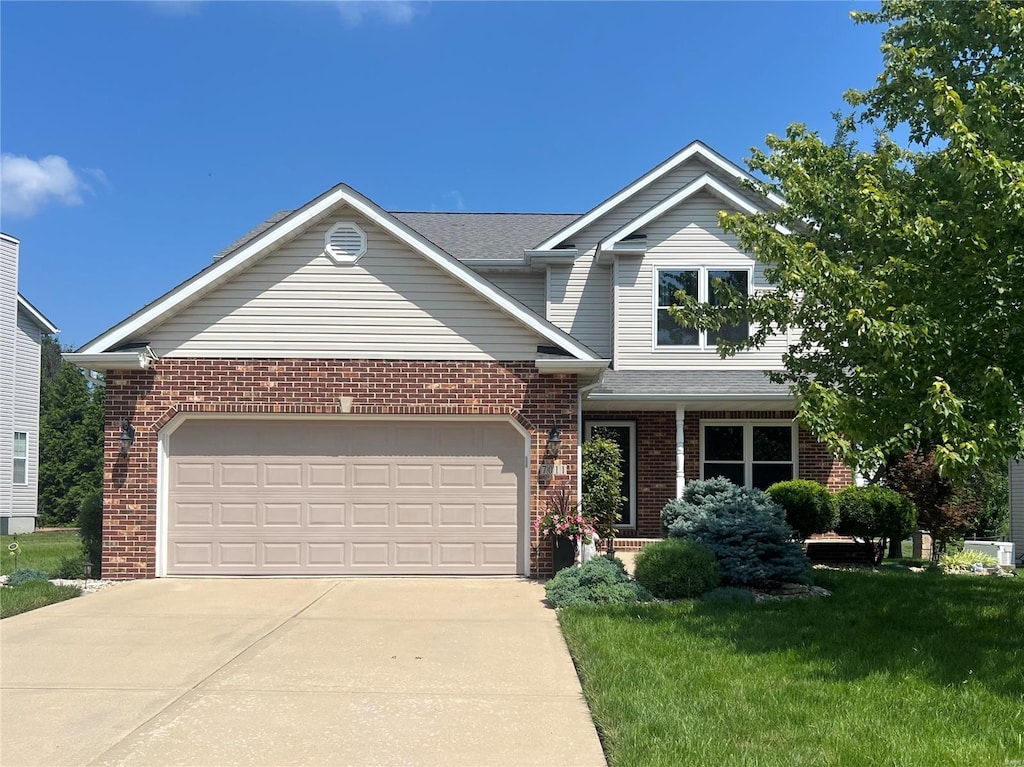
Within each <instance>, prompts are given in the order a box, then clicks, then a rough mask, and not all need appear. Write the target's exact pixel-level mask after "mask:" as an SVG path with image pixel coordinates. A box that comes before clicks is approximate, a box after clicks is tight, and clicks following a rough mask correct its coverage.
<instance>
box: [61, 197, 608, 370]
mask: <svg viewBox="0 0 1024 767" xmlns="http://www.w3.org/2000/svg"><path fill="white" fill-rule="evenodd" d="M341 203H345V204H347V205H348V206H350V207H351V208H352V209H353V210H355V211H356V212H358V213H360V214H361V215H362V216H364V217H365V218H367V219H369V220H370V221H372V222H373V223H374V224H376V225H377V226H379V227H380V228H381V229H383V230H384V231H386V232H389V233H390V234H391V235H392V236H394V237H395V238H396V239H398V240H399V241H400V242H402V243H404V244H405V245H407V246H409V247H410V248H411V249H412V250H414V251H415V252H417V253H419V254H420V255H422V256H424V257H425V258H426V259H427V260H428V261H430V262H431V263H433V264H434V265H435V266H437V267H439V268H440V269H441V270H442V271H444V272H447V273H448V274H449V275H450V276H452V277H454V278H455V279H456V280H457V281H458V282H461V283H462V284H463V285H465V286H466V287H468V288H469V289H470V290H472V291H473V292H475V293H477V294H478V295H480V296H481V297H483V298H485V299H486V300H488V301H490V302H491V303H492V304H494V305H495V306H497V307H498V308H499V309H501V310H502V311H503V312H505V313H506V314H508V315H509V316H510V317H512V318H513V319H515V320H517V321H519V322H520V323H522V324H523V325H525V326H526V327H527V328H529V329H530V330H532V331H534V332H535V333H537V335H539V336H541V337H542V338H544V339H546V340H548V341H550V342H551V343H553V344H555V345H557V346H560V347H561V348H563V349H565V350H566V351H568V352H570V353H572V354H573V355H575V356H577V357H580V358H582V359H590V360H594V359H599V357H598V355H597V354H596V353H595V352H594V351H592V350H591V349H589V348H587V347H586V346H584V345H583V344H581V343H580V342H579V341H577V340H576V339H574V338H572V337H571V336H570V335H568V334H567V333H565V332H563V331H561V330H559V329H558V328H556V327H555V326H554V325H552V324H551V323H549V322H547V321H546V320H543V319H541V318H540V317H538V316H537V315H536V314H534V313H533V312H531V311H530V310H529V309H527V308H526V307H525V306H523V305H522V304H520V303H519V302H517V301H515V300H514V299H512V298H511V297H510V296H508V295H507V294H506V293H504V292H502V291H501V290H499V289H498V288H496V287H495V286H494V285H492V284H491V283H490V282H489V281H488V280H486V279H485V278H483V277H481V276H480V275H478V274H477V273H476V272H474V271H473V270H471V269H470V268H469V267H468V266H464V265H463V264H461V263H460V262H459V261H458V260H457V259H456V258H454V257H453V256H451V255H449V254H448V253H446V252H444V251H443V250H441V249H440V248H438V247H437V246H436V245H434V244H433V243H431V242H429V241H427V240H425V239H423V237H421V236H420V235H418V234H416V233H415V232H414V231H413V230H412V229H410V228H409V227H407V226H405V225H404V224H402V223H401V222H399V221H398V220H397V219H396V218H394V217H393V216H391V215H389V214H388V213H387V212H385V211H384V210H383V209H381V208H380V207H379V206H377V205H376V204H375V203H373V202H371V201H370V200H369V199H368V198H366V197H364V196H363V195H361V194H359V193H358V192H356V191H355V190H354V189H352V188H351V187H349V186H346V185H345V184H339V185H338V186H336V187H334V188H333V189H331V190H329V191H327V192H325V193H324V194H323V195H321V196H320V197H318V198H316V199H315V200H313V201H312V202H310V203H308V204H307V205H306V206H305V207H303V208H301V209H300V210H297V211H296V212H295V213H293V214H292V215H291V216H289V217H288V218H285V219H284V220H283V221H281V222H280V223H278V224H277V225H275V226H273V227H271V228H270V229H268V230H267V231H266V232H264V233H263V234H261V235H259V236H257V237H256V238H255V239H254V240H253V241H252V242H250V243H249V244H248V245H245V246H244V247H242V248H241V249H240V250H238V251H236V252H235V253H233V254H232V255H230V256H225V257H224V258H222V259H220V260H219V261H217V262H215V263H214V264H213V265H212V266H210V267H208V268H207V270H204V271H203V272H200V273H199V274H197V275H196V276H195V277H193V278H192V279H190V280H187V281H186V282H184V283H182V284H181V285H180V286H179V287H177V288H175V289H174V290H172V291H170V292H169V293H167V294H165V295H164V296H163V298H160V299H158V300H157V301H155V302H153V304H151V305H150V306H148V307H145V308H143V309H142V310H140V311H139V312H137V313H136V314H134V315H132V316H131V317H129V318H128V319H127V320H125V321H124V322H122V323H120V324H119V325H116V326H115V327H114V328H112V329H110V330H109V331H107V332H106V333H104V334H103V335H101V336H99V337H97V338H96V339H94V340H92V341H90V342H89V343H88V344H86V345H85V346H83V347H82V348H81V349H79V352H81V353H82V354H98V353H102V352H104V351H105V350H106V349H109V348H110V347H112V346H115V345H117V344H118V343H121V342H123V341H125V340H127V339H128V338H130V337H131V336H132V335H133V334H135V333H137V332H139V331H140V330H142V329H144V328H146V327H149V326H151V325H152V324H155V323H157V322H159V321H160V320H162V319H163V318H165V317H167V316H168V315H170V314H171V313H173V312H174V311H175V310H176V309H177V308H178V307H179V306H181V305H182V304H183V303H185V302H186V301H188V300H189V299H191V298H193V297H194V296H197V295H198V294H200V293H201V292H202V291H204V290H207V289H210V288H212V287H213V286H215V285H218V284H220V283H221V282H223V281H225V280H226V279H227V278H229V277H230V276H231V275H233V274H235V273H236V272H238V271H240V270H241V269H243V268H245V267H246V266H248V265H249V264H250V262H251V261H253V260H255V259H256V258H257V257H258V256H259V255H261V254H262V253H263V252H265V251H266V250H267V249H268V248H270V247H271V246H273V245H274V244H276V243H277V242H280V241H281V240H282V239H284V238H286V237H287V236H288V235H290V234H292V233H293V232H295V231H296V230H298V229H299V228H301V227H303V226H305V225H306V224H308V223H309V222H310V221H312V220H314V219H316V218H317V217H318V216H319V215H321V214H322V213H325V212H327V211H328V210H330V209H331V208H333V207H335V206H337V205H338V204H341Z"/></svg>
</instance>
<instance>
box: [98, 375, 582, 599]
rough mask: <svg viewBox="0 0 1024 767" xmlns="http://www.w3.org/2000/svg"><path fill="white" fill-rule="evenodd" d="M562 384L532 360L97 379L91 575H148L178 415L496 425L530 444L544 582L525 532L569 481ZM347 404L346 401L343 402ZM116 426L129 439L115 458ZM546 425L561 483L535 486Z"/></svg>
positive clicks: (570, 418) (569, 442)
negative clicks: (161, 462)
mask: <svg viewBox="0 0 1024 767" xmlns="http://www.w3.org/2000/svg"><path fill="white" fill-rule="evenodd" d="M576 389H577V386H576V378H575V376H572V375H546V374H541V373H540V372H538V371H537V369H536V367H535V366H534V365H533V363H532V362H528V361H524V362H461V361H457V362H434V361H431V362H422V361H411V360H409V361H402V360H399V361H394V360H318V359H292V360H265V359H264V360H241V359H174V358H169V359H163V360H160V361H159V362H156V363H155V364H154V365H153V366H152V367H151V368H150V369H148V370H111V371H109V372H108V374H107V409H106V450H105V456H104V478H103V484H104V494H103V495H104V501H103V506H104V508H103V576H104V577H105V578H114V579H125V578H152V577H154V576H155V574H156V543H157V531H156V507H157V447H158V439H159V432H160V429H161V428H163V427H164V426H165V425H167V424H168V423H169V422H170V421H171V419H172V418H174V416H175V415H177V414H179V413H188V412H192V413H247V414H252V415H253V417H259V415H261V414H277V415H280V414H294V415H335V414H341V413H345V412H351V413H357V414H363V415H366V414H379V415H393V416H400V415H437V416H445V415H451V416H465V415H491V416H493V415H501V416H509V417H511V418H513V419H515V420H516V421H518V423H519V424H520V425H522V426H523V427H524V428H525V429H526V430H527V431H528V432H529V433H530V434H532V435H533V438H532V448H531V466H530V470H531V485H532V486H531V488H530V505H531V508H530V519H531V529H530V536H531V537H530V563H531V564H530V569H531V573H532V574H534V575H540V576H545V575H550V574H551V570H552V558H551V546H550V542H549V541H547V540H543V541H542V540H540V539H538V538H537V536H536V534H535V533H534V532H533V528H532V522H533V521H534V520H535V519H536V518H537V516H538V515H539V514H540V513H541V512H542V510H543V509H545V508H546V507H547V502H548V498H549V493H550V489H551V483H552V481H554V482H562V481H569V478H572V477H575V476H576V454H577V450H576V448H577V444H578V442H577V437H576V423H577V413H576V408H577V394H576ZM348 398H351V402H350V403H349V402H348ZM122 418H128V419H129V420H130V421H131V423H132V425H133V426H134V427H135V429H136V437H135V444H134V445H133V446H132V448H131V450H130V451H129V453H128V456H127V457H125V458H121V457H120V455H119V445H118V435H119V434H120V430H121V427H120V423H121V419H122ZM552 426H558V427H559V428H560V429H561V430H562V435H561V436H562V440H563V445H562V450H561V453H560V456H559V457H560V460H561V461H562V463H563V464H564V465H565V467H566V470H567V472H568V476H567V477H565V478H562V477H560V478H557V479H555V480H551V479H548V478H544V477H539V476H538V467H539V466H540V465H541V464H542V463H543V461H544V458H545V453H546V449H547V434H548V431H549V429H551V427H552Z"/></svg>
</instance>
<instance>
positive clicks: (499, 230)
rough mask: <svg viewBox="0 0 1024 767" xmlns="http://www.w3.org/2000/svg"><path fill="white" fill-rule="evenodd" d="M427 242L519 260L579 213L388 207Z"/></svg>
mask: <svg viewBox="0 0 1024 767" xmlns="http://www.w3.org/2000/svg"><path fill="white" fill-rule="evenodd" d="M292 212H293V211H290V210H282V211H279V212H277V213H275V214H274V215H273V216H271V217H270V218H268V219H267V220H266V221H264V222H263V223H261V224H260V225H259V226H257V227H256V228H254V229H252V230H251V231H249V232H247V233H246V234H244V235H243V236H241V237H239V238H238V239H237V240H235V241H234V242H233V243H231V244H230V245H228V246H227V247H226V248H224V249H223V250H222V251H220V252H219V253H218V254H217V255H215V256H214V257H213V260H214V261H217V260H219V259H221V258H223V257H224V256H227V255H230V254H231V253H233V252H234V251H236V250H238V249H239V248H241V247H242V246H244V245H245V244H246V243H248V242H251V241H252V240H253V239H255V238H256V237H258V236H259V235H261V234H263V232H265V231H267V230H268V229H270V228H271V227H272V226H274V225H275V224H277V223H279V222H281V221H283V220H284V219H286V218H287V217H288V216H290V215H291V214H292ZM391 215H392V216H394V217H395V218H397V219H398V220H399V221H401V222H402V223H404V224H406V225H407V226H410V227H412V228H413V229H415V230H416V231H417V232H418V233H419V234H421V235H422V236H423V237H425V238H426V239H428V240H430V242H432V243H434V244H435V245H437V246H438V247H439V248H441V249H442V250H444V251H445V252H446V253H449V254H450V255H452V256H455V258H457V259H459V260H460V261H477V260H479V261H504V260H509V261H511V260H522V258H523V251H524V250H526V249H527V248H531V247H533V245H534V244H535V243H537V242H539V241H540V240H541V239H543V238H544V237H548V236H550V235H551V234H553V233H554V232H557V231H558V230H559V229H561V228H563V227H564V226H566V225H567V224H569V223H570V222H572V221H575V220H576V219H577V218H579V217H580V215H579V213H447V212H445V213H440V212H433V211H431V212H425V211H424V212H419V211H391Z"/></svg>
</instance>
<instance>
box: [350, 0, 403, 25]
mask: <svg viewBox="0 0 1024 767" xmlns="http://www.w3.org/2000/svg"><path fill="white" fill-rule="evenodd" d="M337 5H338V11H339V12H340V13H341V17H342V18H343V19H345V21H347V22H348V23H349V24H350V25H352V26H356V25H357V24H360V23H361V22H362V21H363V20H364V19H366V18H369V17H371V16H376V17H377V18H381V19H383V20H384V21H385V22H387V23H389V24H408V23H409V22H410V21H412V20H413V17H415V16H416V13H417V7H416V6H417V3H414V2H408V0H338V2H337Z"/></svg>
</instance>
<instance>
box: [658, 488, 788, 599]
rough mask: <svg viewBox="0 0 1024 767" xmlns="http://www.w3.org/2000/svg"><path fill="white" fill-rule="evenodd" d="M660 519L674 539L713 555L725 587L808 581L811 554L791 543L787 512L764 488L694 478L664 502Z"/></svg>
mask: <svg viewBox="0 0 1024 767" xmlns="http://www.w3.org/2000/svg"><path fill="white" fill-rule="evenodd" d="M723 483H727V484H729V485H730V487H729V488H726V487H724V486H723ZM661 518H662V524H663V525H664V526H665V528H666V530H667V531H668V535H669V536H670V537H672V538H685V539H687V540H691V541H694V542H695V543H699V544H701V545H703V546H704V547H706V548H707V549H708V550H710V551H711V553H712V554H714V555H715V558H716V559H717V560H718V567H719V571H720V572H721V575H722V583H723V584H724V585H726V586H772V585H775V584H778V583H786V582H794V581H796V582H800V581H805V580H806V577H807V558H806V557H805V556H804V551H803V547H802V546H801V545H800V544H799V543H796V542H795V541H793V530H792V529H791V528H790V527H789V525H787V524H786V512H785V511H784V510H783V508H782V507H781V506H779V505H778V504H776V503H775V502H774V501H772V499H771V498H770V497H769V496H768V495H767V494H766V493H763V492H761V491H760V490H751V489H748V488H743V487H737V486H736V485H732V484H731V483H728V480H723V479H720V478H716V479H712V480H698V481H694V482H691V483H690V484H689V485H688V486H687V487H686V489H685V490H684V492H683V496H682V498H679V499H677V500H675V501H671V502H669V503H668V504H667V505H666V506H665V508H664V509H663V510H662V513H661Z"/></svg>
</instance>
